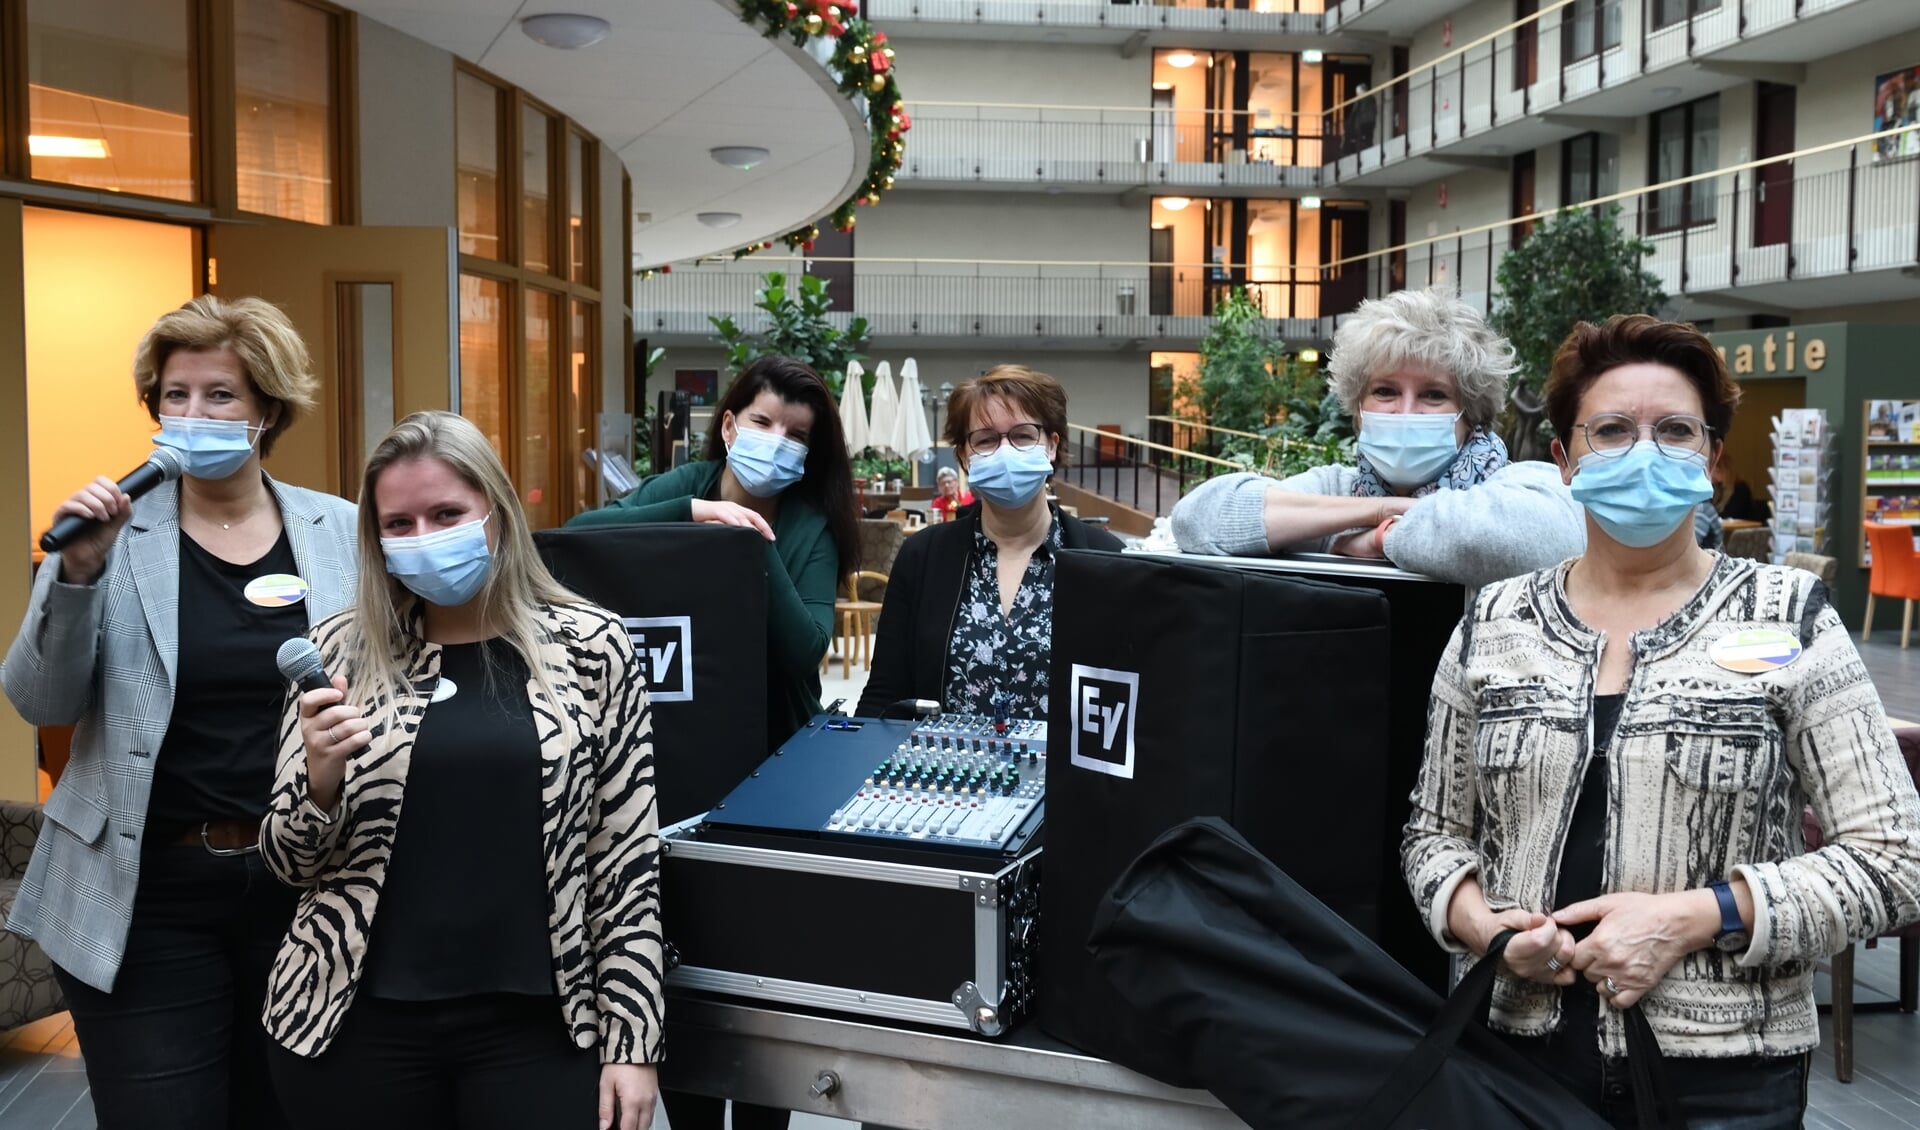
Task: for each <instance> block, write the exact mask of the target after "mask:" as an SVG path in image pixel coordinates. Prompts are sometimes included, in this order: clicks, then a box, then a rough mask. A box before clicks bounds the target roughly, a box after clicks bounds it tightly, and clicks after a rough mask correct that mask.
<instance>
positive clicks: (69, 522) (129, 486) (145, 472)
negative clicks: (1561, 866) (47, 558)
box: [40, 447, 186, 553]
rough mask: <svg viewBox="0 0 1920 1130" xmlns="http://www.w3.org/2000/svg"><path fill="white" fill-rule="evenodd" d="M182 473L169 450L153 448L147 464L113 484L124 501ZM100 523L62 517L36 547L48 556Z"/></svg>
mask: <svg viewBox="0 0 1920 1130" xmlns="http://www.w3.org/2000/svg"><path fill="white" fill-rule="evenodd" d="M184 470H186V464H184V463H182V462H180V456H179V454H178V453H176V452H175V451H174V450H173V449H172V448H170V447H156V448H154V449H153V454H151V455H149V456H147V461H146V462H145V463H142V464H140V465H139V466H138V467H135V468H134V469H133V470H132V471H129V472H128V473H127V475H126V477H125V478H123V479H121V480H120V481H119V483H117V484H116V485H117V486H119V488H120V489H121V490H122V491H123V492H125V493H126V496H127V497H128V498H139V497H140V496H141V495H143V494H145V493H147V492H148V491H150V490H152V489H153V488H154V487H157V486H159V485H160V484H161V483H170V482H172V481H174V480H175V479H177V478H179V477H180V473H181V472H182V471H184ZM99 524H100V519H98V518H89V517H87V516H86V515H84V514H62V515H61V516H60V520H59V521H57V522H55V523H54V524H53V528H52V529H51V530H48V531H47V532H46V533H44V534H41V535H40V548H41V549H43V550H46V551H47V552H48V553H54V552H57V551H59V550H62V549H65V548H66V547H67V543H68V542H70V541H72V540H73V539H74V538H77V537H79V536H80V535H81V534H83V533H85V532H87V531H88V530H90V529H92V528H93V527H95V526H98V525H99Z"/></svg>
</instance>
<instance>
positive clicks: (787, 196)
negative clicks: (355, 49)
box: [345, 0, 868, 266]
mask: <svg viewBox="0 0 1920 1130" xmlns="http://www.w3.org/2000/svg"><path fill="white" fill-rule="evenodd" d="M345 2H346V4H347V6H348V7H350V8H352V9H353V10H354V11H356V12H358V13H360V14H361V15H363V16H365V17H366V18H368V19H371V20H376V21H378V22H380V23H383V24H386V25H387V26H388V27H391V28H394V29H396V30H398V31H401V32H404V33H405V34H407V35H410V36H413V37H414V38H416V39H420V40H423V41H425V42H427V43H431V44H433V45H434V46H436V47H439V48H440V49H442V50H444V51H449V52H451V53H453V54H455V55H457V56H459V57H460V58H462V59H466V60H468V61H469V62H472V63H475V64H477V65H479V66H481V67H484V68H486V69H487V70H488V71H489V72H491V73H492V74H496V75H498V76H500V77H501V78H503V79H505V80H506V81H508V82H511V83H513V84H514V85H516V86H519V87H521V88H522V89H524V90H526V91H527V92H528V93H530V94H532V95H533V96H534V97H536V98H539V99H540V100H541V101H542V102H545V103H547V104H548V105H550V106H552V107H554V108H555V109H556V110H559V111H560V112H561V113H563V114H566V115H567V116H568V117H570V118H572V119H573V120H575V121H577V122H579V123H580V124H581V125H582V126H584V127H585V128H586V129H588V130H590V131H592V132H593V134H594V135H595V136H596V137H598V138H599V139H600V140H601V141H603V142H605V143H606V145H607V146H608V147H609V148H611V149H612V150H614V152H616V153H618V154H619V155H620V158H621V160H622V161H624V162H625V163H626V167H627V171H628V172H629V173H630V174H631V175H632V177H633V210H634V212H635V213H636V214H639V215H648V216H650V220H649V221H648V222H647V223H644V224H636V225H635V227H634V233H633V251H634V262H635V264H636V265H638V266H646V265H651V264H655V263H663V262H670V261H673V260H676V259H691V258H695V257H698V256H701V255H711V254H715V253H718V252H724V251H730V250H732V249H733V248H736V247H741V246H744V245H745V244H747V243H751V242H755V241H758V240H763V239H772V238H775V237H777V236H780V235H782V234H784V233H786V232H789V231H791V230H793V229H794V228H796V227H799V226H800V225H802V224H805V223H808V222H810V221H812V220H815V219H817V218H818V217H820V216H821V215H823V214H825V213H826V212H828V211H830V210H831V209H833V208H834V207H836V206H838V205H839V203H840V202H841V201H842V200H844V199H846V198H847V197H848V196H849V195H851V194H852V193H853V191H854V189H855V188H857V187H858V186H859V184H860V182H861V180H862V178H864V177H865V175H866V169H867V157H868V137H867V129H866V122H865V120H864V119H863V118H862V117H861V115H860V113H859V111H858V110H856V109H855V107H854V106H853V104H852V103H851V102H849V101H848V100H847V98H846V97H845V96H844V95H842V94H840V93H839V92H838V91H836V90H834V89H833V83H832V80H831V79H830V78H829V77H828V76H827V73H826V71H825V69H824V68H822V67H821V66H820V65H819V64H818V63H817V62H815V61H814V60H812V59H810V58H808V57H807V56H806V55H805V54H804V53H803V52H802V51H800V49H798V48H796V47H794V46H793V45H792V43H791V42H789V41H787V40H785V39H782V40H779V41H777V42H776V41H774V40H771V39H768V38H766V37H765V36H763V35H761V34H760V33H759V32H758V31H757V30H755V29H754V28H753V27H751V26H749V25H748V24H746V23H744V22H743V21H742V20H741V19H740V16H739V14H738V11H737V9H736V8H735V7H734V5H733V4H732V3H731V2H730V0H345ZM547 12H576V13H580V14H583V15H591V16H599V17H600V18H602V19H604V20H606V21H607V22H608V23H610V24H612V25H613V32H612V34H610V35H609V36H607V38H605V39H603V40H601V41H600V42H599V43H596V44H594V45H593V46H591V47H586V48H582V49H580V50H578V51H562V50H556V49H555V48H552V47H544V46H542V45H540V44H538V43H535V42H534V41H533V40H531V39H529V38H528V37H527V36H526V35H525V34H524V33H522V32H521V30H520V27H519V22H520V20H521V19H523V18H525V17H527V16H531V15H539V14H542V13H547ZM719 145H752V146H758V147H760V148H762V149H766V150H767V151H768V152H769V153H770V154H771V156H770V157H769V158H768V159H767V160H766V161H765V162H763V163H761V164H759V165H756V166H754V168H753V169H751V170H748V171H744V172H743V171H741V170H739V169H733V168H728V167H726V166H723V165H720V164H717V163H715V162H714V161H713V160H712V159H711V158H710V157H708V156H707V150H709V149H712V148H713V147H715V146H719ZM698 212H738V213H740V215H741V220H740V222H739V223H738V224H736V225H734V226H733V227H730V228H724V229H718V230H716V229H713V228H708V227H705V226H703V225H702V224H700V223H699V222H698V221H697V220H695V219H694V215H695V214H696V213H698Z"/></svg>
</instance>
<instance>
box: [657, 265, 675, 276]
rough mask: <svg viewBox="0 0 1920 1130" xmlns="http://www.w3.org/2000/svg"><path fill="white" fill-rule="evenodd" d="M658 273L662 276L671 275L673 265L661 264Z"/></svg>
mask: <svg viewBox="0 0 1920 1130" xmlns="http://www.w3.org/2000/svg"><path fill="white" fill-rule="evenodd" d="M660 273H661V274H663V275H670V274H672V273H673V264H672V263H662V264H660Z"/></svg>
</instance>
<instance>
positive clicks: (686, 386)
mask: <svg viewBox="0 0 1920 1130" xmlns="http://www.w3.org/2000/svg"><path fill="white" fill-rule="evenodd" d="M673 387H674V389H675V390H677V391H679V392H684V393H686V394H687V397H688V398H689V399H691V400H692V401H693V405H694V407H696V408H701V407H705V406H707V405H710V404H712V403H714V402H715V401H717V400H719V399H720V370H718V369H675V370H674V371H673Z"/></svg>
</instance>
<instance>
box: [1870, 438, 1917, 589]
mask: <svg viewBox="0 0 1920 1130" xmlns="http://www.w3.org/2000/svg"><path fill="white" fill-rule="evenodd" d="M1865 419H1866V422H1867V424H1866V428H1865V429H1864V438H1863V441H1862V442H1863V445H1864V455H1863V457H1862V458H1863V459H1864V460H1865V466H1864V470H1865V474H1863V475H1861V477H1860V484H1861V487H1860V489H1861V499H1860V516H1861V517H1862V518H1863V519H1865V520H1866V521H1868V522H1881V523H1886V524H1890V525H1895V526H1911V527H1913V528H1914V529H1915V531H1916V532H1920V400H1869V401H1867V403H1866V415H1865ZM1872 563H1873V560H1872V554H1871V553H1870V552H1869V551H1868V548H1867V537H1866V531H1865V530H1862V531H1860V564H1861V565H1862V566H1866V565H1871V564H1872Z"/></svg>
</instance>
